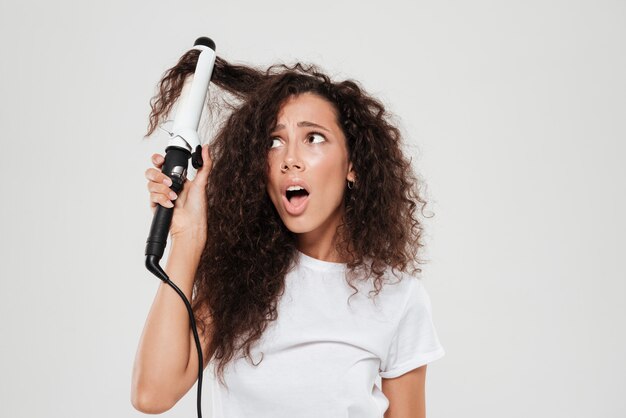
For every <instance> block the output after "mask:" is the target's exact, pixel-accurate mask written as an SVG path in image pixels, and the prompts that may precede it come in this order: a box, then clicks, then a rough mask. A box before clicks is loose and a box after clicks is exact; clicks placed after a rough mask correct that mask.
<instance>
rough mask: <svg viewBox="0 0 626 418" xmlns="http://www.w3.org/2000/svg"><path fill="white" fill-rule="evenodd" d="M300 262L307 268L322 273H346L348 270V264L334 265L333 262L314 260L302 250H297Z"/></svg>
mask: <svg viewBox="0 0 626 418" xmlns="http://www.w3.org/2000/svg"><path fill="white" fill-rule="evenodd" d="M297 252H298V257H299V262H300V264H302V265H303V266H305V267H310V268H312V269H315V270H322V271H345V270H346V269H347V264H346V263H334V262H331V261H324V260H320V259H318V258H313V257H311V256H308V255H306V254H305V253H303V252H302V251H300V250H297Z"/></svg>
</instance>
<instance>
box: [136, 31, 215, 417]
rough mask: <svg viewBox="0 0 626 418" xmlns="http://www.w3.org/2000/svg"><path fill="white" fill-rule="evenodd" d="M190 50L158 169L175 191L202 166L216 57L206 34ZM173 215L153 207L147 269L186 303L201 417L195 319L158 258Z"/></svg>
mask: <svg viewBox="0 0 626 418" xmlns="http://www.w3.org/2000/svg"><path fill="white" fill-rule="evenodd" d="M193 49H198V50H200V51H201V52H200V55H199V56H198V62H197V64H196V69H195V70H194V74H193V79H192V82H191V84H190V85H189V84H188V85H186V86H185V88H183V91H182V92H181V94H180V97H179V98H178V102H179V106H178V109H177V111H176V117H175V119H174V124H173V126H172V128H171V131H168V133H169V136H170V140H169V143H168V145H167V147H166V148H165V162H164V163H163V167H162V169H161V172H162V173H164V174H165V175H166V176H168V177H169V178H170V179H171V180H172V185H171V186H170V188H171V189H172V190H173V191H174V192H175V193H176V194H179V193H180V191H181V190H182V189H183V186H184V184H185V181H186V180H187V177H186V176H187V167H188V165H189V159H190V158H191V164H192V165H193V167H194V168H195V169H198V168H200V167H202V165H203V161H202V147H201V145H200V139H199V137H198V125H199V123H200V116H201V114H202V109H203V107H204V102H205V99H206V95H207V91H208V87H209V82H210V81H211V74H212V72H213V65H214V64H215V57H216V56H215V43H214V42H213V41H212V40H211V39H209V38H207V37H201V38H198V39H196V41H195V43H194V46H193ZM173 214H174V208H173V207H172V208H166V207H164V206H161V205H157V206H156V212H155V214H154V218H153V219H152V225H151V226H150V235H149V236H148V240H147V241H146V268H147V269H148V270H149V271H150V272H151V273H152V274H154V275H155V276H157V277H158V278H159V279H161V280H162V281H163V282H165V283H167V284H168V285H170V286H171V287H172V288H174V290H175V291H176V292H177V293H178V294H179V295H180V297H181V298H183V302H185V305H186V307H187V312H188V313H189V321H190V323H191V330H192V331H193V336H194V339H195V342H196V349H197V350H198V395H197V407H198V418H202V408H201V399H202V366H203V364H204V362H203V359H202V346H201V345H200V338H199V337H198V330H197V328H196V320H195V318H194V316H193V311H192V309H191V304H190V303H189V301H188V300H187V298H186V297H185V294H184V293H183V291H182V290H180V288H178V286H176V285H175V284H174V283H173V282H172V281H171V280H170V279H169V277H167V274H165V272H164V271H163V269H162V268H161V266H160V265H159V261H160V260H161V257H162V256H163V252H164V251H165V246H166V244H167V235H168V233H169V229H170V225H171V223H172V216H173Z"/></svg>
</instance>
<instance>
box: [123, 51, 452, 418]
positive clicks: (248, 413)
mask: <svg viewBox="0 0 626 418" xmlns="http://www.w3.org/2000/svg"><path fill="white" fill-rule="evenodd" d="M198 54H199V52H198V51H196V50H192V51H190V52H189V53H187V54H186V55H185V56H183V57H182V58H181V60H180V61H179V63H178V64H177V65H176V66H175V67H173V68H172V69H170V70H169V71H168V72H167V73H166V74H165V76H164V78H163V79H162V80H161V83H160V93H159V95H158V96H157V97H156V100H155V101H154V102H153V103H152V114H151V124H150V127H149V130H148V135H150V134H151V133H152V132H153V131H154V129H155V128H156V126H157V125H158V123H159V122H160V121H161V120H162V119H163V118H164V117H165V116H166V115H167V114H168V113H169V112H170V110H171V107H172V105H173V103H174V101H175V100H176V99H177V97H178V95H179V93H180V91H181V88H182V85H183V82H184V80H185V78H186V77H187V76H188V75H189V74H191V73H192V72H193V70H194V68H195V62H196V61H197V55H198ZM211 81H212V85H214V86H218V87H220V88H221V89H223V91H225V92H226V93H228V94H229V95H230V96H231V99H229V100H230V101H229V100H228V99H225V100H224V101H223V104H224V106H223V107H224V108H225V109H227V110H228V111H229V112H230V113H229V116H228V117H227V118H226V119H225V122H224V123H223V125H222V126H221V127H220V130H219V132H218V133H217V135H216V136H215V138H214V140H213V142H212V144H211V145H210V146H204V147H203V151H202V153H203V154H202V156H203V159H204V161H205V164H204V166H203V167H202V168H201V169H200V170H199V171H198V173H197V175H196V177H195V178H194V179H193V181H187V182H186V183H185V186H184V189H183V190H182V191H181V193H180V196H175V195H174V194H173V192H171V190H170V189H169V187H168V186H169V185H170V184H171V183H168V179H167V177H166V176H165V175H164V174H162V173H161V172H160V170H159V169H160V167H161V165H162V163H163V157H162V156H161V155H159V154H154V155H153V164H154V166H155V167H154V168H149V169H148V170H147V171H146V177H147V179H148V189H149V191H150V200H151V206H152V209H153V211H154V210H155V208H156V205H157V204H161V205H163V206H166V207H172V206H174V207H175V209H174V216H173V220H172V225H171V229H170V246H171V247H170V254H169V257H168V260H167V266H166V268H165V270H166V272H167V274H168V275H169V277H170V278H171V280H172V281H173V282H175V283H176V284H177V285H178V286H179V287H180V288H181V290H183V291H184V292H185V294H186V295H187V298H188V299H189V300H191V301H192V306H193V309H194V313H195V315H196V318H197V322H198V326H199V328H200V335H201V342H202V346H203V354H204V365H203V366H204V367H205V368H206V366H207V365H209V364H211V365H212V366H213V367H212V368H211V370H212V372H213V374H214V376H215V379H213V392H212V395H213V417H215V418H222V417H223V418H243V417H255V418H258V417H272V418H277V417H289V418H295V417H297V418H302V417H315V418H321V417H342V418H343V417H358V418H370V417H371V418H381V417H383V416H384V417H385V418H400V417H407V418H423V417H425V399H424V398H425V373H426V364H427V363H429V362H432V361H434V360H437V359H439V358H441V357H442V356H443V355H444V350H443V347H442V346H441V344H440V343H439V340H438V337H437V333H436V330H435V327H434V325H433V321H432V316H431V305H430V299H429V297H428V293H427V292H426V290H425V288H424V286H423V285H422V282H421V279H419V278H418V277H417V276H416V273H419V272H421V269H420V268H419V267H418V264H420V263H422V261H421V260H420V259H419V257H418V250H419V249H420V248H421V247H422V245H423V244H422V239H421V238H422V223H420V221H419V220H418V218H417V214H416V209H417V208H418V205H419V207H420V208H423V207H424V205H425V201H424V200H423V198H422V196H421V195H420V190H419V183H418V181H417V179H416V177H415V176H414V174H413V172H412V170H411V166H410V162H409V161H408V160H407V159H406V158H405V156H404V155H403V153H402V150H401V135H400V132H399V130H398V129H397V128H396V127H395V126H393V125H392V124H391V123H390V122H389V120H388V119H389V117H388V114H387V112H386V111H385V109H384V107H383V105H382V104H381V103H380V102H379V101H377V100H376V99H375V98H373V97H371V96H369V95H368V94H367V93H366V92H364V91H363V89H362V88H360V87H359V85H358V84H357V83H356V82H354V81H351V80H347V81H343V82H338V83H337V82H333V81H331V80H330V78H329V77H328V76H327V75H325V74H323V73H322V72H320V70H319V69H318V68H317V67H315V66H309V67H305V66H303V65H301V64H296V65H295V66H292V67H288V66H285V65H276V66H272V67H270V68H268V69H267V70H266V71H260V70H257V69H254V68H251V67H245V66H237V65H231V64H229V63H227V62H226V61H224V60H222V59H220V58H219V57H218V58H217V60H216V63H215V67H214V70H213V77H212V80H211ZM215 106H217V103H215V102H214V103H213V104H212V107H215ZM209 151H210V152H209ZM192 296H193V298H192ZM197 370H198V356H197V353H196V348H195V344H194V342H193V335H192V333H191V331H190V328H189V318H188V314H187V311H186V309H185V306H184V304H183V303H182V302H181V300H180V297H179V296H178V295H177V294H176V293H175V292H174V291H173V289H171V288H170V287H169V286H167V285H165V284H164V283H162V284H161V285H160V287H159V290H158V292H157V295H156V297H155V300H154V303H153V305H152V308H151V310H150V313H149V315H148V318H147V321H146V325H145V328H144V331H143V334H142V337H141V340H140V344H139V348H138V351H137V356H136V360H135V366H134V370H133V382H132V403H133V405H134V406H135V408H136V409H138V410H140V411H144V412H147V413H160V412H163V411H165V410H168V409H169V408H171V407H172V406H173V405H174V404H175V403H176V402H177V401H178V400H179V399H180V398H181V397H182V396H183V395H185V394H186V393H187V392H188V390H189V389H190V388H191V387H192V386H193V385H194V383H195V381H196V379H197ZM378 377H380V378H381V384H380V387H379V385H378V384H377V381H376V380H377V378H378Z"/></svg>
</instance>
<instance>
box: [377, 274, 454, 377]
mask: <svg viewBox="0 0 626 418" xmlns="http://www.w3.org/2000/svg"><path fill="white" fill-rule="evenodd" d="M409 280H410V281H411V283H410V286H409V296H408V300H407V302H406V306H405V307H404V311H403V312H402V315H401V316H400V321H399V322H398V328H397V330H396V332H395V334H394V336H393V338H392V339H391V344H390V346H389V351H388V354H387V358H386V359H383V361H382V362H381V370H380V373H379V374H380V377H382V378H392V377H398V376H401V375H403V374H404V373H406V372H408V371H411V370H413V369H416V368H418V367H421V366H423V365H424V364H427V363H430V362H432V361H435V360H437V359H440V358H441V357H443V356H444V355H445V351H444V349H443V347H442V346H441V344H440V343H439V338H438V336H437V331H436V330H435V325H434V324H433V319H432V307H431V304H430V297H429V296H428V293H427V292H426V289H425V288H424V286H423V285H422V280H421V279H414V278H411V279H409Z"/></svg>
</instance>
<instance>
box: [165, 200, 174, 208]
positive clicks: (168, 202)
mask: <svg viewBox="0 0 626 418" xmlns="http://www.w3.org/2000/svg"><path fill="white" fill-rule="evenodd" d="M166 205H167V207H168V208H173V207H174V203H172V202H170V201H169V200H168V201H167V203H166Z"/></svg>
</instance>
